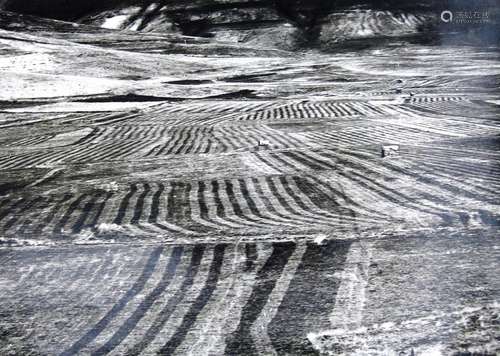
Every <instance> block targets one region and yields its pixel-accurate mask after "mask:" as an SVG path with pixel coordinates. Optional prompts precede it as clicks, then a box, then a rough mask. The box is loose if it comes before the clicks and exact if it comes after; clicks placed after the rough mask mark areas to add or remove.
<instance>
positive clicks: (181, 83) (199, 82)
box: [165, 79, 213, 85]
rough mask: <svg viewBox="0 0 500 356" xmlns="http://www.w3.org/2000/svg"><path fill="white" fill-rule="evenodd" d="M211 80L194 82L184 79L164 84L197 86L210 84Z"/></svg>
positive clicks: (193, 80)
mask: <svg viewBox="0 0 500 356" xmlns="http://www.w3.org/2000/svg"><path fill="white" fill-rule="evenodd" d="M212 83H213V81H212V80H196V79H192V80H189V79H185V80H174V81H171V82H165V84H175V85H199V84H212Z"/></svg>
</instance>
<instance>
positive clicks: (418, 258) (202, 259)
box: [0, 14, 500, 355]
mask: <svg viewBox="0 0 500 356" xmlns="http://www.w3.org/2000/svg"><path fill="white" fill-rule="evenodd" d="M2 16H4V17H5V16H12V15H8V14H4V15H2ZM25 20H26V19H24V20H22V21H25ZM9 21H10V20H9ZM22 21H21V19H20V20H19V22H20V23H21V25H20V26H18V28H17V29H16V28H15V26H14V27H13V26H12V22H10V25H8V26H6V25H2V26H3V28H4V29H3V30H0V71H1V72H2V73H1V74H2V75H1V77H0V81H1V88H2V89H1V90H0V100H1V102H0V147H1V150H0V172H1V174H0V236H1V243H2V246H3V247H2V248H1V249H0V315H1V318H0V353H1V354H2V355H57V354H61V355H72V354H77V353H80V354H95V355H100V354H106V353H109V352H111V353H112V354H115V355H125V354H126V355H135V354H144V355H151V354H156V353H160V354H166V355H170V354H182V355H184V354H191V355H221V354H227V355H250V354H262V355H271V354H280V355H286V354H288V355H306V354H316V353H318V352H322V353H324V354H332V355H338V354H342V353H344V354H352V355H354V354H356V355H358V354H369V355H372V354H380V355H387V354H403V355H412V354H421V355H429V354H433V353H434V354H453V353H459V352H464V353H465V352H472V353H473V352H477V353H478V354H481V352H482V354H492V355H494V354H495V353H498V352H500V341H499V338H500V332H499V319H498V315H499V311H500V310H499V309H500V306H499V304H498V302H499V300H498V299H499V296H500V290H499V288H500V284H499V280H498V277H497V275H498V271H499V268H500V255H499V253H500V252H499V251H500V250H499V248H500V244H499V242H498V232H499V229H498V227H499V224H500V220H499V219H500V204H499V201H500V199H499V198H500V195H499V192H500V164H499V162H500V124H499V118H500V92H499V90H498V87H499V85H500V61H499V53H500V52H499V50H498V49H497V48H494V47H491V48H473V47H453V46H424V45H415V44H409V43H397V44H395V45H392V46H384V47H377V48H371V49H370V48H368V49H365V50H363V51H356V52H352V53H351V52H347V51H345V52H342V53H341V54H332V55H325V54H320V53H302V54H295V55H291V54H290V53H286V52H281V51H277V50H266V49H253V48H251V47H238V46H235V45H230V44H227V43H215V42H213V41H210V40H206V41H205V40H199V39H192V38H189V37H185V38H184V37H175V38H174V37H166V36H163V37H162V36H161V35H151V34H147V35H143V34H138V33H135V34H131V33H123V32H114V31H104V30H98V29H92V31H91V28H87V27H85V26H80V27H79V28H78V30H75V31H71V30H69V28H68V27H67V26H68V25H67V24H64V23H50V22H39V23H33V22H29V23H27V22H22ZM26 21H27V20H26ZM30 21H31V20H30ZM145 40H148V41H151V42H148V43H150V44H151V46H145V45H144V41H145ZM183 41H184V43H183ZM152 48H154V50H152ZM171 48H175V51H176V53H177V54H169V55H167V54H164V53H167V52H168V51H169V50H170V49H171ZM221 52H223V53H224V55H220V54H219V55H215V53H221ZM388 144H396V145H399V146H400V150H399V152H398V153H396V154H395V155H393V156H390V157H384V158H383V157H381V152H380V151H381V147H382V145H388Z"/></svg>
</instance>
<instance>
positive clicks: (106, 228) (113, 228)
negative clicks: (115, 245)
mask: <svg viewBox="0 0 500 356" xmlns="http://www.w3.org/2000/svg"><path fill="white" fill-rule="evenodd" d="M97 231H98V232H99V233H106V232H123V231H124V229H123V227H121V226H120V225H117V224H107V223H101V224H99V225H97Z"/></svg>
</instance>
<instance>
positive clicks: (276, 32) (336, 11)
mask: <svg viewBox="0 0 500 356" xmlns="http://www.w3.org/2000/svg"><path fill="white" fill-rule="evenodd" d="M0 6H2V8H3V9H4V10H8V11H13V12H19V13H23V14H30V15H36V16H41V17H47V18H53V19H58V20H64V21H74V22H81V23H85V24H91V25H97V26H101V27H106V28H115V29H122V30H134V31H149V32H152V31H154V32H176V33H182V34H184V35H190V36H201V37H215V38H217V39H220V40H225V41H234V42H244V43H248V42H250V43H254V44H260V45H263V46H268V47H281V48H285V49H291V48H300V47H311V46H315V47H321V48H323V49H329V48H336V47H339V46H344V45H345V44H349V45H354V46H365V45H367V44H368V42H370V44H373V43H374V42H379V41H388V40H394V39H404V40H409V41H413V40H417V41H431V42H432V41H448V42H464V43H468V44H477V45H481V44H484V43H498V40H499V39H500V36H499V33H500V31H498V28H499V27H498V18H499V17H498V14H499V13H500V11H499V8H500V5H498V0H482V1H466V0H453V1H452V0H449V1H443V0H420V1H418V0H417V1H409V0H385V1H382V0H359V1H346V0H344V1H335V0H156V1H155V0H142V1H141V0H85V1H74V0H29V1H26V0H3V2H2V0H0ZM443 11H448V12H445V14H444V17H443V16H442V14H443ZM450 13H451V15H450ZM478 13H480V14H481V15H478ZM443 18H444V20H443ZM443 34H444V36H443Z"/></svg>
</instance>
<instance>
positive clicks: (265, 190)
mask: <svg viewBox="0 0 500 356" xmlns="http://www.w3.org/2000/svg"><path fill="white" fill-rule="evenodd" d="M463 103H468V104H467V105H469V106H470V105H474V107H475V108H476V109H477V108H482V107H485V110H483V111H481V112H482V113H485V112H487V111H488V110H490V111H492V110H494V107H493V106H492V105H491V104H489V103H485V102H481V101H480V100H475V101H474V102H472V101H468V100H467V99H465V98H463V97H461V96H456V97H455V96H442V97H439V96H416V97H412V98H410V99H407V100H404V101H402V102H400V103H398V102H396V101H394V102H393V103H391V102H390V101H389V102H388V101H387V100H361V99H357V100H353V101H347V100H340V101H335V100H330V101H327V100H321V101H316V102H313V101H310V102H297V101H290V102H286V101H282V102H279V103H278V102H274V103H273V102H266V101H263V102H261V101H259V100H248V101H244V100H235V101H231V100H225V101H217V100H213V101H208V102H205V103H203V104H198V103H196V102H195V103H193V104H190V105H187V104H180V105H174V104H160V105H154V106H152V107H149V108H146V109H143V110H142V111H137V112H135V113H133V114H120V113H112V114H110V113H101V114H100V113H92V114H90V115H89V116H88V117H87V119H88V120H89V122H87V125H86V126H77V129H75V128H74V127H75V122H79V121H78V120H81V119H82V118H81V116H79V114H78V115H76V116H75V115H73V116H72V115H70V114H64V115H59V114H49V115H46V117H47V120H45V121H44V120H41V119H38V120H37V121H36V122H34V120H33V119H30V118H29V117H26V116H27V114H25V113H23V114H21V119H19V120H17V121H16V120H15V119H14V118H13V115H14V114H7V115H8V118H9V119H8V120H7V119H6V122H9V123H10V124H9V125H12V124H13V123H16V125H20V126H19V128H17V127H9V128H8V129H6V135H5V136H3V140H5V144H4V147H5V149H4V151H3V152H2V153H1V154H0V169H1V170H2V172H4V177H6V178H4V180H5V182H3V184H2V185H1V186H0V188H2V191H0V194H2V195H1V196H0V198H1V200H0V231H1V233H2V235H4V236H5V237H9V238H15V239H27V241H29V240H33V239H36V240H40V239H41V240H44V239H45V238H46V237H50V238H52V237H57V239H56V241H66V240H67V239H69V240H72V239H74V238H77V239H79V238H88V236H91V238H93V239H95V238H97V239H99V237H100V236H102V237H106V238H109V237H110V236H116V235H117V234H118V235H121V236H134V237H150V238H158V239H160V240H163V241H175V240H176V239H177V238H187V239H189V240H190V241H205V240H206V239H210V236H212V235H213V234H223V235H224V236H250V235H262V236H276V235H278V234H292V235H296V234H302V233H304V232H316V233H318V232H322V231H323V232H325V231H327V232H328V233H331V232H332V231H336V232H339V233H348V234H349V233H354V232H356V231H360V230H361V231H364V230H376V229H378V228H383V227H384V226H385V225H387V224H391V223H397V224H401V226H406V227H408V228H423V227H430V226H436V225H437V226H445V227H446V226H448V227H449V226H461V227H464V226H470V225H472V226H478V225H488V226H489V225H491V224H493V225H495V224H497V222H498V217H499V209H498V204H497V202H498V201H497V199H496V194H497V192H498V189H499V184H500V183H499V181H498V174H497V173H498V166H497V165H496V164H495V163H494V162H496V161H498V159H499V154H498V152H497V151H496V150H495V147H496V146H495V143H494V142H495V140H497V139H496V138H495V137H497V136H495V135H498V134H499V133H500V128H499V126H498V125H497V120H496V119H495V118H492V117H476V116H474V115H473V113H474V111H467V110H465V109H464V108H466V107H468V106H461V107H460V110H461V115H460V116H458V115H457V116H456V117H452V116H450V115H447V116H444V115H443V114H442V112H440V111H439V110H441V111H443V112H448V111H446V110H448V109H449V108H450V107H452V105H457V104H459V105H462V104H463ZM190 118H191V121H190ZM74 120H77V121H74ZM181 123H182V124H181ZM54 124H56V125H57V126H55V125H54ZM25 125H29V127H32V126H33V125H35V126H39V129H38V130H36V132H37V134H36V135H33V136H31V135H29V132H30V131H26V130H22V131H20V128H22V127H24V126H25ZM71 127H73V129H72V130H71V129H70V128H71ZM19 132H27V133H28V135H27V136H25V137H17V138H16V136H15V135H14V134H15V133H19ZM478 137H484V139H481V140H479V141H477V138H478ZM474 140H476V141H477V143H476V144H473V145H472V146H471V147H470V148H468V147H467V146H469V144H468V142H476V141H474ZM488 140H489V141H488ZM450 142H453V144H451V145H450ZM488 142H491V143H488ZM384 144H397V145H401V150H400V154H399V155H398V156H397V157H396V158H395V159H383V158H381V157H380V147H381V145H384ZM354 148H356V150H354ZM107 162H109V166H108V167H105V165H106V164H108V163H107ZM140 171H144V174H139V173H138V172H140ZM17 172H25V173H24V174H27V172H34V173H33V174H34V178H33V179H32V181H31V182H26V184H24V188H22V187H21V188H22V189H19V187H17V186H16V187H17V188H16V189H14V188H12V189H11V188H9V187H11V185H12V184H13V183H11V181H12V180H13V179H14V177H15V176H16V174H17ZM36 172H40V173H36ZM130 172H137V173H133V174H130ZM146 172H148V173H146ZM457 172H460V174H461V176H460V178H457V176H456V173H457ZM37 174H39V175H40V176H39V177H38V178H35V177H36V175H37ZM11 177H12V178H11ZM89 178H90V180H89ZM417 182H418V184H417ZM466 207H467V208H466ZM471 207H472V209H471Z"/></svg>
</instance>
